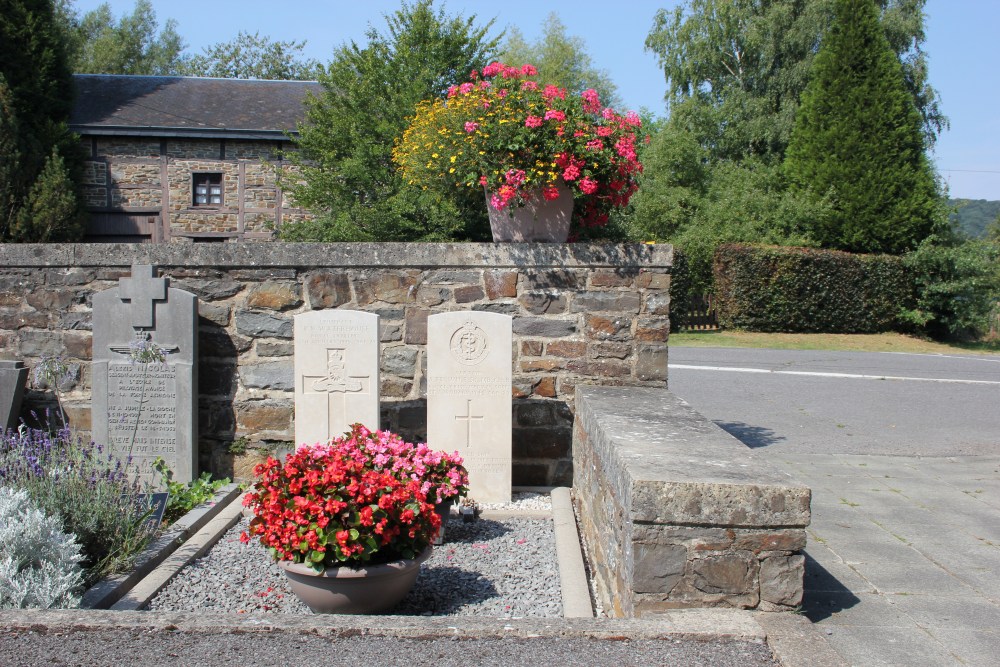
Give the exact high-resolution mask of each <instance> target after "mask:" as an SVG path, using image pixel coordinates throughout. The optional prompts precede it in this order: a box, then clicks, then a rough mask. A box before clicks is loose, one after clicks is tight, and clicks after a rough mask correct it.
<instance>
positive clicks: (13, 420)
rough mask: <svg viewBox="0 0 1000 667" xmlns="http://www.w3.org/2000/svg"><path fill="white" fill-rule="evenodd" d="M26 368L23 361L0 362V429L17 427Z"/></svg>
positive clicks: (26, 373) (26, 375)
mask: <svg viewBox="0 0 1000 667" xmlns="http://www.w3.org/2000/svg"><path fill="white" fill-rule="evenodd" d="M27 379H28V368H27V367H26V366H25V365H24V362H23V361H0V428H3V429H4V430H6V429H8V428H14V427H15V426H17V418H18V417H20V416H21V399H23V398H24V381H25V380H27Z"/></svg>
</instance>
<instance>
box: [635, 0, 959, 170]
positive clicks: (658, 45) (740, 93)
mask: <svg viewBox="0 0 1000 667" xmlns="http://www.w3.org/2000/svg"><path fill="white" fill-rule="evenodd" d="M834 2H835V0H687V2H686V3H685V4H684V5H682V6H679V7H677V8H675V9H673V10H660V11H659V12H657V14H656V17H655V19H654V23H653V28H652V30H651V31H650V33H649V36H648V37H647V38H646V48H647V49H648V50H650V51H652V52H653V53H654V54H656V56H657V58H658V59H659V62H660V65H661V67H663V72H664V76H665V79H666V83H667V93H666V97H665V99H666V102H667V105H668V107H669V108H670V110H671V118H673V117H674V116H679V119H678V120H679V122H680V123H681V124H682V125H684V126H686V127H687V129H688V130H689V131H693V132H695V134H696V136H697V137H698V138H699V141H701V142H702V143H703V144H704V145H705V146H706V147H707V148H709V149H710V153H711V157H712V158H713V159H742V158H743V157H746V156H747V155H756V156H764V157H774V158H775V159H777V160H780V159H781V158H782V157H783V155H784V150H785V147H786V146H787V145H788V141H789V138H790V137H791V130H792V125H793V124H794V119H795V112H796V109H797V108H798V105H799V99H800V97H801V95H802V92H803V91H804V90H805V87H806V84H807V83H808V81H809V77H810V71H811V67H812V59H813V58H814V57H815V54H816V51H817V48H818V45H819V43H820V41H821V40H822V38H823V35H824V34H825V33H826V30H827V29H828V27H829V24H830V17H831V16H832V12H833V3H834ZM924 3H925V0H879V4H880V7H881V8H882V20H881V26H882V30H883V31H884V32H885V35H886V38H887V39H888V40H889V43H890V45H891V46H892V48H893V50H894V52H895V53H896V55H897V57H898V58H899V60H900V62H901V63H902V64H903V72H904V77H905V80H906V83H907V88H908V90H909V91H910V93H911V95H912V96H913V98H914V101H915V103H916V105H917V108H918V110H919V111H920V113H921V116H922V118H923V120H924V125H923V127H924V131H925V133H926V139H927V141H928V145H932V144H933V141H934V138H936V136H937V134H938V132H939V131H940V130H941V129H942V127H944V126H945V125H946V124H947V120H946V119H945V118H944V116H943V115H942V114H941V112H940V109H939V108H938V101H937V99H938V98H937V93H936V92H935V91H934V89H933V88H931V87H930V85H929V84H928V82H927V59H926V54H925V53H924V52H923V50H922V44H923V40H924V30H923V7H924Z"/></svg>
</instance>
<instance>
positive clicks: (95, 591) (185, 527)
mask: <svg viewBox="0 0 1000 667" xmlns="http://www.w3.org/2000/svg"><path fill="white" fill-rule="evenodd" d="M240 494H241V492H240V486H239V484H237V483H233V484H227V485H226V486H224V487H222V488H221V489H219V491H218V492H216V494H215V496H214V497H213V498H212V500H211V501H210V502H208V503H204V504H203V505H201V506H199V507H196V508H195V509H193V510H191V511H190V512H188V513H187V514H185V515H184V516H183V517H181V518H180V519H178V520H177V521H176V522H175V523H174V524H173V525H172V526H170V528H169V529H168V530H167V531H166V532H165V533H163V534H162V535H160V536H159V537H158V538H156V539H155V540H153V542H152V543H151V544H150V545H149V546H148V547H146V550H145V551H143V553H142V554H141V555H140V556H139V557H138V559H137V562H136V566H135V568H133V569H132V571H131V572H127V573H123V574H119V575H113V576H110V577H107V578H105V579H102V580H101V581H99V582H97V583H96V584H94V585H93V586H91V587H90V588H89V589H87V591H86V592H85V593H84V594H83V599H82V601H81V602H80V607H81V608H82V609H107V608H109V607H111V605H113V604H114V603H116V602H117V601H118V600H120V599H121V597H122V596H123V595H125V593H127V592H128V591H129V589H131V588H132V587H133V586H135V585H136V584H137V583H138V582H139V581H141V580H142V579H143V578H144V577H146V576H147V575H148V574H149V573H150V572H152V571H153V570H154V569H155V568H156V567H158V566H159V565H160V563H162V562H163V561H164V560H166V559H167V557H168V556H170V554H172V553H173V552H174V551H176V550H177V548H178V547H180V546H181V545H182V544H184V542H185V541H187V540H188V539H189V538H190V537H191V535H193V534H195V533H196V532H197V531H199V530H201V529H202V528H203V527H204V526H205V524H207V523H208V522H209V521H211V520H212V519H213V518H215V516H216V515H217V514H218V513H219V512H220V511H222V508H223V507H226V506H227V505H228V504H229V503H230V502H232V501H233V500H234V499H236V498H239V497H240Z"/></svg>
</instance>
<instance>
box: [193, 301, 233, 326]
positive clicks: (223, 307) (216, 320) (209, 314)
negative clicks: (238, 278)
mask: <svg viewBox="0 0 1000 667" xmlns="http://www.w3.org/2000/svg"><path fill="white" fill-rule="evenodd" d="M231 314H232V308H230V307H229V305H228V304H224V303H208V302H207V301H199V302H198V315H199V316H200V317H203V318H205V319H206V320H208V321H209V322H211V323H213V324H218V325H219V326H220V327H225V326H229V316H230V315H231Z"/></svg>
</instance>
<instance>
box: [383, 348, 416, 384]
mask: <svg viewBox="0 0 1000 667" xmlns="http://www.w3.org/2000/svg"><path fill="white" fill-rule="evenodd" d="M417 355H418V353H417V350H416V348H413V347H405V346H398V347H390V348H386V349H385V350H384V351H383V353H382V371H383V372H384V373H388V374H389V375H396V376H398V377H401V378H408V379H410V380H412V379H413V378H414V377H415V376H416V369H417Z"/></svg>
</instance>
